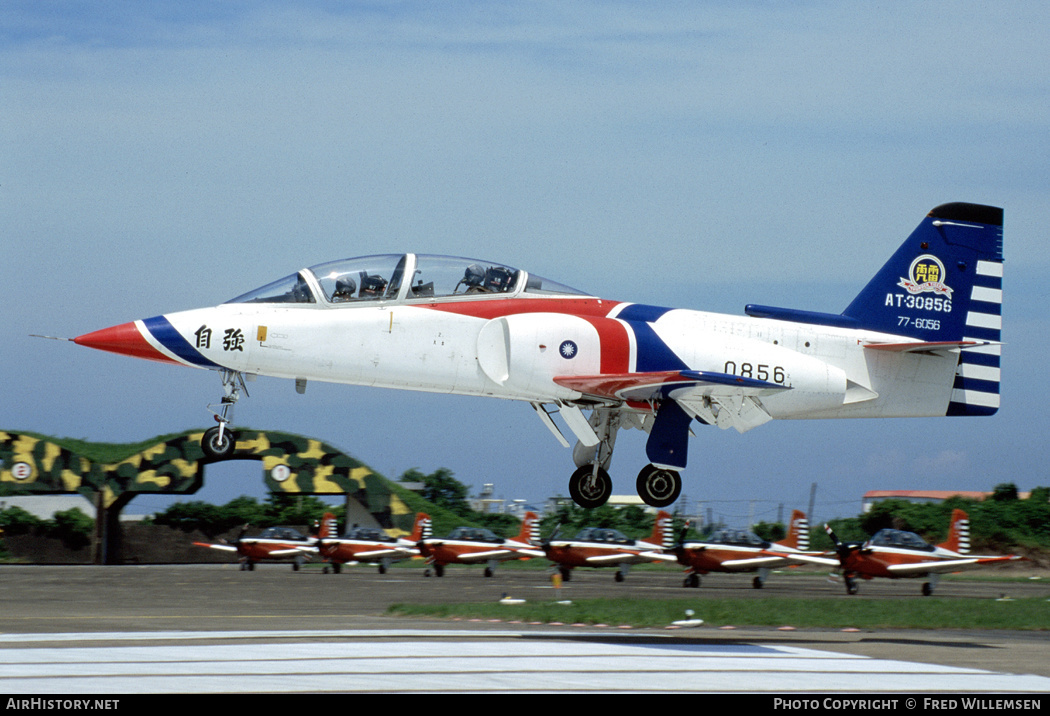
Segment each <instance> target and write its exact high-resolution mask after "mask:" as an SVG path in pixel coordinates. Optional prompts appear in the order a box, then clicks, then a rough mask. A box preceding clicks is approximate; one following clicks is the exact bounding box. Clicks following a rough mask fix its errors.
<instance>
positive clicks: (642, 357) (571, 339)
mask: <svg viewBox="0 0 1050 716" xmlns="http://www.w3.org/2000/svg"><path fill="white" fill-rule="evenodd" d="M842 218H843V219H844V220H845V221H847V222H848V219H849V214H848V211H847V212H844V213H843V214H842ZM1002 227H1003V210H1002V209H1000V208H997V207H991V206H982V205H978V204H965V203H952V204H943V205H941V206H938V207H936V208H934V209H933V210H932V211H931V212H930V213H929V214H928V215H927V216H926V217H925V218H924V219H923V220H922V222H921V223H920V224H919V226H918V227H917V228H916V229H915V230H914V231H913V232H912V233H911V235H910V236H909V237H908V238H907V239H906V240H905V242H904V243H903V244H902V245H901V246H900V248H899V249H898V250H897V251H896V253H894V254H893V256H892V257H891V258H890V259H889V261H888V262H887V263H886V264H885V265H884V266H883V267H882V269H881V270H880V271H879V272H878V273H877V274H876V275H875V276H874V278H872V279H871V281H870V282H869V283H868V284H867V285H866V286H865V287H864V288H863V289H862V290H861V291H860V293H859V294H858V295H857V297H856V298H855V299H854V300H853V301H852V302H851V303H850V305H849V306H847V307H846V309H845V310H844V311H843V312H842V313H841V314H838V313H814V312H811V311H799V310H792V309H785V308H773V307H769V306H759V305H749V306H746V307H745V309H744V311H745V313H746V314H747V315H746V316H731V315H721V314H713V313H706V312H702V311H696V310H687V309H675V308H663V307H659V306H648V305H642V304H637V303H625V302H622V301H615V300H608V299H602V298H598V297H595V296H592V295H589V294H587V293H585V292H583V291H579V290H576V289H573V288H569V287H568V286H565V285H563V284H560V283H555V282H552V281H549V280H547V279H545V278H541V277H540V276H537V275H535V274H533V273H530V272H528V271H524V270H520V269H516V268H511V267H509V266H506V265H504V264H501V263H494V262H491V261H479V260H475V259H464V258H453V257H448V256H436V255H427V254H412V253H406V254H401V255H382V256H366V257H362V258H355V259H346V260H342V261H335V262H332V263H326V264H321V265H317V266H313V267H311V268H304V269H302V270H300V271H298V272H297V273H293V274H291V275H290V276H287V277H286V278H283V279H280V280H278V281H275V282H273V283H270V284H268V285H266V286H263V287H261V288H258V289H255V290H253V291H250V292H249V293H246V294H243V295H241V296H238V297H236V298H234V299H232V300H230V301H229V302H227V303H224V304H222V305H220V306H215V307H212V308H201V309H195V310H189V311H182V312H178V313H169V314H165V315H159V316H154V317H153V318H146V319H144V320H138V321H134V322H130V323H123V324H120V325H116V326H112V327H110V328H104V329H102V330H98V331H94V332H92V333H87V334H84V335H81V336H79V337H77V338H74V339H72V340H73V341H74V342H75V343H77V344H79V345H83V346H88V347H91V348H96V349H99V350H104V351H110V352H113V353H120V354H123V355H127V356H133V357H136V358H145V359H149V360H154V361H160V362H163V363H170V364H175V365H183V366H190V367H195V368H206V369H211V370H214V371H217V372H219V373H220V374H221V375H222V385H223V396H222V399H221V402H220V403H219V408H218V410H213V412H214V414H215V418H216V420H217V421H218V425H217V426H216V427H214V428H211V429H210V430H209V431H207V432H206V433H205V436H204V440H203V449H204V451H205V453H206V454H207V455H208V456H209V457H211V458H213V459H221V458H224V457H228V456H229V455H230V454H232V452H233V450H234V448H235V443H236V435H235V434H234V433H233V432H232V430H231V428H230V422H231V420H232V409H233V406H234V404H235V403H236V402H237V400H238V398H239V397H240V395H241V391H242V389H243V388H244V377H245V376H249V377H251V376H254V375H265V376H275V377H279V378H290V379H293V380H294V381H295V384H296V389H297V390H299V391H300V392H302V391H305V389H306V384H307V382H308V381H311V380H314V381H324V382H330V383H349V384H355V385H365V386H375V387H385V388H403V389H408V390H419V391H429V392H435V393H454V394H460V395H474V396H485V397H493V398H504V399H509V400H515V401H520V402H522V403H526V404H529V405H531V406H532V409H533V410H534V411H535V413H536V415H537V416H538V417H539V419H540V420H541V421H542V422H543V424H544V425H546V426H547V428H548V429H549V430H550V431H551V432H552V433H553V434H554V436H555V438H556V439H557V440H558V441H559V442H560V443H561V444H562V445H563V446H565V447H569V441H568V440H567V439H566V438H565V436H564V435H563V434H562V432H561V429H560V428H559V427H558V425H557V424H556V423H555V421H554V420H553V418H552V416H553V415H554V414H557V415H559V416H560V420H561V421H563V422H564V424H565V425H566V426H567V427H568V429H569V430H570V431H571V433H572V435H573V436H575V438H576V445H575V447H574V449H573V453H572V454H573V460H574V462H575V463H576V466H577V469H576V471H575V472H574V473H573V474H572V476H571V478H570V480H569V494H570V495H571V496H572V498H573V500H575V501H576V503H577V504H579V505H581V506H583V507H597V506H599V505H602V504H604V503H605V502H606V501H607V500H608V498H609V495H610V494H612V481H611V479H610V477H609V473H608V468H609V464H610V460H611V458H612V452H613V447H614V446H615V443H616V435H617V432H618V431H619V430H620V429H626V428H636V429H640V430H643V431H645V432H646V433H648V436H649V437H648V439H647V442H646V447H645V453H646V457H647V458H648V461H649V464H647V465H646V466H645V467H644V468H642V470H641V472H639V473H638V477H637V479H636V481H635V486H636V488H637V490H638V494H639V495H640V496H641V498H642V500H643V501H645V502H646V504H649V505H651V506H654V507H666V506H667V505H670V504H671V503H673V502H674V501H675V500H676V499H677V498H678V496H679V494H680V493H681V489H682V479H681V475H680V472H681V470H683V469H684V468H685V467H686V458H687V453H688V438H689V435H690V434H691V432H692V430H693V428H694V427H695V426H694V421H695V423H696V424H700V425H716V426H718V427H719V428H722V429H726V428H733V429H735V430H737V431H738V432H741V433H743V432H746V431H748V430H751V429H753V428H756V427H758V426H760V425H762V424H764V423H766V422H768V421H770V420H794V419H814V418H828V419H838V418H891V417H935V416H944V415H991V414H993V413H995V412H996V411H997V410H998V408H999V356H1000V332H1001V313H1002V312H1001V308H1002V269H1003V253H1002ZM873 230H874V231H877V230H878V227H873ZM857 231H858V228H857V227H856V226H851V227H850V228H849V231H848V232H847V231H845V230H844V232H843V236H850V235H853V236H856V234H857ZM711 266H714V267H717V268H718V269H719V270H720V271H724V270H725V268H726V267H725V266H718V265H717V261H716V260H715V259H713V258H712V261H711ZM209 407H212V406H209ZM584 411H590V414H589V415H586V414H585V412H584Z"/></svg>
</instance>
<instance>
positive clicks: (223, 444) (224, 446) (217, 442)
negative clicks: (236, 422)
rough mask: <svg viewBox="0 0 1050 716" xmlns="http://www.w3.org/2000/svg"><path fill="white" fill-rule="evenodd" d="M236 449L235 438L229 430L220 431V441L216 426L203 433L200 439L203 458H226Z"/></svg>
mask: <svg viewBox="0 0 1050 716" xmlns="http://www.w3.org/2000/svg"><path fill="white" fill-rule="evenodd" d="M236 447H237V436H236V435H234V434H233V431H232V430H229V429H226V430H223V431H222V438H221V439H220V437H219V428H218V427H217V426H216V427H214V428H208V429H207V430H205V431H204V437H203V438H201V450H203V451H204V456H205V457H207V458H209V459H211V460H224V459H226V458H228V457H229V456H230V455H232V454H233V450H234V448H236Z"/></svg>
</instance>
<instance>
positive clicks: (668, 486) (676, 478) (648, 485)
mask: <svg viewBox="0 0 1050 716" xmlns="http://www.w3.org/2000/svg"><path fill="white" fill-rule="evenodd" d="M635 487H637V488H638V496H639V497H641V498H642V502H644V503H645V504H647V505H649V506H650V507H667V506H668V505H670V504H671V503H672V502H674V501H675V500H677V499H678V496H679V495H680V494H682V476H681V475H679V474H678V473H677V472H675V471H674V470H668V469H667V468H663V467H657V466H656V465H652V464H650V465H646V466H645V467H643V468H642V471H641V472H639V473H638V481H637V483H636V484H635Z"/></svg>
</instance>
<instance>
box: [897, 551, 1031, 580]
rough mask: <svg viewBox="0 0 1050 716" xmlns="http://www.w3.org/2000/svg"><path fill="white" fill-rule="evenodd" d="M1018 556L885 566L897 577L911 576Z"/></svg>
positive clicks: (1006, 559) (975, 565)
mask: <svg viewBox="0 0 1050 716" xmlns="http://www.w3.org/2000/svg"><path fill="white" fill-rule="evenodd" d="M1016 559H1020V557H1018V556H1016V555H1009V556H1005V557H964V558H962V559H946V560H943V561H940V562H919V563H917V564H894V565H890V566H889V567H887V569H888V570H889V572H890V574H893V575H896V576H899V577H911V576H917V575H921V574H932V573H934V572H936V573H939V574H944V573H947V572H959V571H962V570H964V569H970V568H971V567H979V566H981V565H984V564H994V563H996V562H1012V561H1014V560H1016Z"/></svg>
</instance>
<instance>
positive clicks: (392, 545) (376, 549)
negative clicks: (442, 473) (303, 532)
mask: <svg viewBox="0 0 1050 716" xmlns="http://www.w3.org/2000/svg"><path fill="white" fill-rule="evenodd" d="M338 533H339V531H338V527H337V522H336V519H335V515H333V514H332V513H331V512H326V513H325V515H324V517H323V518H322V519H321V529H320V531H319V533H318V535H317V551H318V553H319V554H320V555H321V557H322V558H323V559H324V560H325V561H327V562H330V563H331V564H332V570H333V571H334V572H335V573H336V574H339V572H340V571H341V569H342V565H344V564H346V563H347V562H374V563H376V564H378V565H379V573H380V574H386V571H387V569H389V568H390V565H391V564H393V563H394V562H400V561H401V560H404V559H411V558H412V557H418V556H419V549H418V548H417V547H416V543H417V542H419V541H420V540H421V539H424V538H426V537H429V536H430V518H429V517H427V516H426V515H425V514H422V513H420V514H418V515H416V522H415V525H413V528H412V534H410V535H408V536H407V537H391V536H390V535H389V534H387V533H386V531H384V530H382V529H380V528H379V527H352V528H350V529H349V530H347V531H346V534H344V535H343V536H342V537H339V536H337V535H338ZM327 571H328V569H327V567H326V568H325V572H327Z"/></svg>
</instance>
